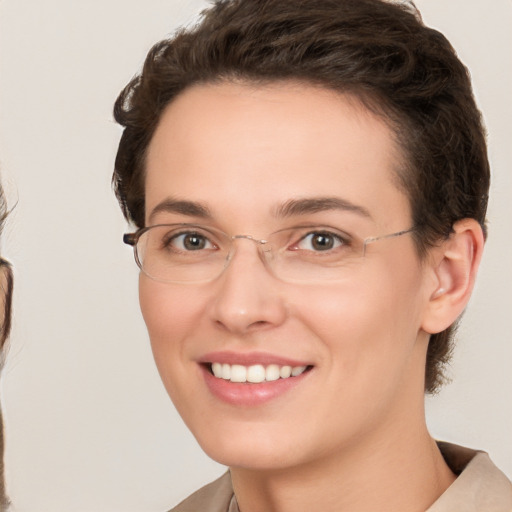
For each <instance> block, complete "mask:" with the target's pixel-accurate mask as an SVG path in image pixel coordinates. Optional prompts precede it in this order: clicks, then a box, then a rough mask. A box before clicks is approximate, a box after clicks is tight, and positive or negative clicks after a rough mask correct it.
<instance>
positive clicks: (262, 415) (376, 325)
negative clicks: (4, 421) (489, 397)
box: [140, 83, 483, 512]
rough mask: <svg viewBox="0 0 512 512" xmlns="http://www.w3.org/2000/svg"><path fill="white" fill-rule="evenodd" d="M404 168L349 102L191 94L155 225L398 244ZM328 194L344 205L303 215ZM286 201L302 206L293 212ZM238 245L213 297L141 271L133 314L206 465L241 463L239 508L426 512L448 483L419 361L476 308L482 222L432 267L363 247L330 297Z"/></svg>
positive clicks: (405, 212) (222, 88) (438, 252)
mask: <svg viewBox="0 0 512 512" xmlns="http://www.w3.org/2000/svg"><path fill="white" fill-rule="evenodd" d="M400 158H401V154H400V150H399V149H398V148H397V147H396V144H395V142H394V139H393V136H392V133H391V132H390V130H389V129H388V127H387V126H386V124H385V123H384V122H383V121H382V119H380V118H378V117H376V116H375V115H373V114H371V113H369V112H368V111H367V110H365V109H364V108H363V107H362V106H361V105H360V104H359V103H358V102H357V101H356V100H354V99H353V98H349V97H347V96H342V95H339V94H336V93H334V92H330V91H327V90H323V89H319V88H315V87H312V86H311V87H310V86H305V85H297V84H290V83H286V84H274V85H269V86H251V85H249V84H240V83H238V84H236V83H222V84H216V85H201V86H195V87H192V88H189V89H187V90H186V91H185V92H184V93H182V94H181V95H180V96H179V97H178V98H177V99H176V100H175V101H174V102H173V103H172V104H171V105H170V106H169V107H168V108H167V109H166V111H165V112H164V114H163V116H162V118H161V120H160V124H159V126H158V128H157V130H156V132H155V134H154V136H153V139H152V141H151V143H150V146H149V151H148V154H147V162H146V164H147V165H146V172H147V174H146V225H154V224H162V223H194V224H201V225H205V226H207V227H211V228H216V229H220V230H222V231H224V232H226V233H228V234H230V235H235V234H244V235H247V234H249V235H253V236H254V237H256V238H258V239H264V238H265V237H266V236H267V235H268V234H269V233H271V232H274V231H276V230H278V229H280V228H284V227H290V226H295V225H298V224H304V223H312V224H313V223H314V224H315V225H318V224H321V225H329V226H331V225H334V226H337V227H338V226H339V227H343V228H344V229H346V230H348V231H350V232H353V233H357V234H358V235H360V236H361V237H362V238H366V237H373V236H380V235H385V234H388V233H393V232H397V231H401V230H405V229H408V228H410V227H412V221H411V211H410V205H409V202H408V199H407V197H406V195H405V194H404V192H403V191H402V190H400V189H399V188H398V187H397V185H396V180H395V174H394V171H395V169H396V168H397V166H399V165H400ZM325 198H330V199H332V198H335V199H336V201H335V202H334V203H336V204H334V203H333V201H330V202H329V201H325V200H324V201H322V200H321V201H320V202H319V204H321V205H322V206H321V207H320V208H317V209H316V210H315V211H312V208H311V207H308V206H307V205H308V204H311V202H309V203H307V201H306V202H305V201H303V200H304V199H325ZM183 201H186V202H187V203H186V206H187V207H186V208H184V207H183V204H184V203H183ZM293 201H295V204H297V203H298V202H300V201H302V203H301V204H302V208H296V209H295V210H294V211H292V212H288V213H287V214H284V213H283V208H284V207H285V206H286V205H289V204H290V202H293ZM178 202H180V203H178ZM347 205H350V208H348V207H347ZM235 246H236V253H235V255H234V257H233V259H232V260H231V262H230V265H229V266H228V268H227V269H226V270H225V271H224V272H223V273H222V274H221V275H220V276H218V277H217V278H216V279H214V280H212V281H209V282H206V283H200V284H193V285H191V284H169V283H161V282H158V281H155V280H153V279H150V278H149V277H147V276H146V275H144V274H141V277H140V302H141V308H142V312H143V316H144V319H145V322H146V324H147V327H148V331H149V335H150V339H151V344H152V349H153V352H154V356H155V360H156V363H157V366H158V369H159V372H160V375H161V377H162V380H163V382H164V384H165V386H166V389H167V391H168V393H169V395H170V396H171V398H172V400H173V402H174V404H175V406H176V407H177V409H178V411H179V413H180V414H181V416H182V417H183V419H184V421H185V422H186V424H187V425H188V427H189V428H190V430H191V431H192V433H193V434H194V436H195V437H196V438H197V440H198V442H199V443H200V445H201V446H202V448H203V449H204V450H205V452H206V453H207V454H208V455H210V456H211V457H212V458H213V459H215V460H217V461H219V462H221V463H223V464H226V465H228V466H229V467H230V469H231V475H232V481H233V486H234V490H235V494H236V496H237V501H238V504H239V507H240V510H241V511H242V512H258V511H261V510H266V511H269V512H273V511H274V512H288V511H290V512H291V511H294V512H298V511H299V512H301V511H304V512H306V511H311V510H323V511H325V512H329V511H334V510H336V511H337V512H343V511H351V512H357V511H368V510H379V511H383V510H384V511H386V510H389V511H394V512H400V511H402V510H403V511H408V512H414V511H421V510H425V509H426V508H428V506H429V505H431V504H432V503H433V502H434V501H435V499H436V498H437V497H438V496H439V495H440V494H442V492H444V490H445V489H446V488H447V487H448V486H449V485H450V484H451V483H452V482H453V480H454V475H453V474H452V473H451V471H450V470H449V468H448V467H447V466H446V464H445V463H444V460H443V459H442V456H441V455H440V453H439V451H438V450H437V447H436V445H435V443H434V441H433V440H432V439H431V437H430V435H429V433H428V431H427V428H426V425H425V417H424V409H423V393H424V366H425V356H426V349H427V344H428V339H429V334H430V333H432V332H438V331H440V330H443V329H444V328H445V327H447V326H448V325H450V323H451V322H453V321H454V320H455V319H456V318H457V316H458V315H459V314H460V313H461V312H462V311H463V309H464V306H465V304H466V303H467V300H468V299H469V294H470V292H471V288H472V285H473V281H474V275H475V272H476V268H477V266H478V261H479V258H480V254H481V248H482V246H483V239H482V236H481V230H480V228H479V227H478V225H477V224H476V222H474V221H471V220H465V221H461V222H460V223H458V224H457V225H456V234H455V235H454V236H452V237H451V238H450V240H448V241H447V242H445V243H444V244H440V246H439V247H437V248H435V249H433V250H432V251H431V253H430V254H429V255H428V257H427V258H426V259H425V260H424V261H420V259H419V258H418V256H417V253H416V250H415V246H414V243H413V239H412V236H410V235H404V236H400V237H396V238H393V239H385V240H381V241H379V242H376V243H374V244H370V245H369V246H368V248H367V252H366V254H365V256H364V257H363V258H360V259H358V260H356V261H354V262H352V263H351V264H350V265H349V266H347V267H345V268H341V269H340V274H339V277H338V278H337V279H335V280H329V281H326V282H321V283H318V282H315V283H300V284H298V283H289V282H283V281H282V280H280V279H278V278H276V277H275V276H274V275H273V274H272V273H271V272H270V271H269V269H268V268H267V266H266V265H265V264H264V263H263V261H262V259H261V258H260V256H259V253H258V251H257V249H256V247H255V244H254V243H252V242H250V241H247V240H237V241H236V242H235ZM216 360H218V361H217V362H220V363H231V364H234V363H240V364H242V365H245V366H250V365H251V364H256V363H262V364H270V363H275V364H277V365H286V364H290V365H291V366H300V365H303V366H307V371H306V372H304V373H303V374H301V375H300V376H298V377H291V378H290V379H285V380H283V379H281V380H279V381H277V382H278V383H280V384H282V383H283V382H285V383H287V384H286V386H281V387H277V386H276V385H274V384H273V383H264V384H263V385H262V384H249V383H245V384H235V383H230V381H222V380H221V379H216V378H215V377H213V376H212V375H211V374H210V371H209V369H210V364H209V363H213V362H216ZM294 379H295V380H294ZM219 382H221V384H222V386H221V388H219V387H218V383H219ZM290 383H291V384H290ZM219 389H220V391H219Z"/></svg>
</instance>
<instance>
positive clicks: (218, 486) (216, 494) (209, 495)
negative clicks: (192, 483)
mask: <svg viewBox="0 0 512 512" xmlns="http://www.w3.org/2000/svg"><path fill="white" fill-rule="evenodd" d="M232 498H233V487H232V485H231V475H230V474H229V471H227V472H226V473H224V475H222V476H221V477H220V478H218V479H217V480H215V481H213V482H211V483H209V484H208V485H205V486H204V487H201V489H199V490H198V491H196V492H195V493H194V494H191V495H190V496H189V497H188V498H186V499H185V500H183V501H182V502H181V503H180V504H179V505H177V506H176V507H174V508H173V509H171V510H170V511H169V512H228V510H229V506H230V503H231V500H232Z"/></svg>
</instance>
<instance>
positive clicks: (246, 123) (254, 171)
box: [146, 83, 409, 218]
mask: <svg viewBox="0 0 512 512" xmlns="http://www.w3.org/2000/svg"><path fill="white" fill-rule="evenodd" d="M400 162H401V152H400V150H399V149H398V147H397V144H396V143H395V141H394V138H393V132H392V131H391V130H390V129H389V128H388V126H387V125H386V123H385V122H384V121H383V120H382V119H381V118H380V117H377V116H376V115H374V114H372V113H370V112H369V111H368V110H367V109H365V108H364V107H363V106H362V105H361V103H360V102H359V101H358V100H357V99H356V98H354V97H352V96H349V95H341V94H339V93H336V92H333V91H330V90H326V89H323V88H319V87H314V86H307V85H304V84H295V83H279V84H272V85H265V86H254V85H249V84H240V83H221V84H207V85H199V86H194V87H191V88H189V89H188V90H186V91H185V92H184V93H182V94H181V95H180V96H178V98H176V99H175V100H174V101H173V102H172V103H171V104H170V105H169V106H168V107H167V109H166V110H165V111H164V113H163V115H162V118H161V120H160V123H159V126H158V127H157V130H156V131H155V134H154V136H153V139H152V141H151V143H150V145H149V148H148V154H147V160H146V216H148V215H150V213H151V211H152V209H153V208H154V207H155V206H156V205H157V204H158V203H159V202H161V201H162V200H165V199H166V197H169V196H172V197H174V196H177V197H178V198H179V199H185V200H193V201H198V202H201V203H206V204H207V205H208V206H209V207H210V208H211V209H212V210H214V211H215V210H222V211H223V212H225V213H226V214H233V213H235V212H238V213H240V212H243V211H244V210H250V211H251V212H255V213H256V212H257V213H258V214H263V213H264V212H265V211H267V212H270V210H271V209H274V210H275V208H276V207H279V205H281V204H283V203H285V202H286V201H289V200H293V199H297V198H304V197H331V196H336V197H341V198H342V199H344V200H347V201H349V202H351V203H354V204H358V205H361V206H362V207H364V208H366V209H367V210H369V211H370V212H373V213H375V215H376V216H377V217H379V216H380V217H381V218H383V217H382V214H383V213H385V212H388V213H389V212H390V208H391V207H393V208H392V210H393V211H392V212H391V213H396V214H401V215H402V216H406V217H409V204H408V201H407V198H406V197H405V195H404V194H403V192H402V191H401V190H400V189H399V188H398V186H397V180H396V170H397V168H398V166H400ZM394 210H396V211H394Z"/></svg>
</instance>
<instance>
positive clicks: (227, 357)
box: [199, 350, 312, 366]
mask: <svg viewBox="0 0 512 512" xmlns="http://www.w3.org/2000/svg"><path fill="white" fill-rule="evenodd" d="M199 362H200V363H223V364H240V365H242V366H251V365H255V364H261V365H263V366H268V365H271V364H277V365H279V366H312V365H311V363H310V362H308V361H301V360H298V359H292V358H289V357H283V356H280V355H276V354H270V353H268V352H232V351H227V350H226V351H218V352H209V353H208V354H204V355H203V356H201V357H200V358H199Z"/></svg>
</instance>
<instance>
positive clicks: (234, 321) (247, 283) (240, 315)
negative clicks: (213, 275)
mask: <svg viewBox="0 0 512 512" xmlns="http://www.w3.org/2000/svg"><path fill="white" fill-rule="evenodd" d="M235 246H236V249H235V252H234V253H233V255H232V257H231V260H230V262H229V265H228V267H227V268H226V269H225V270H224V272H223V273H222V275H221V276H220V277H219V278H218V279H217V280H216V285H217V289H216V290H215V292H216V293H215V296H214V298H213V301H212V305H211V309H210V313H211V318H212V320H213V321H214V322H215V323H216V324H217V325H218V326H220V327H221V328H223V329H225V330H227V331H229V332H232V333H235V334H247V333H250V332H253V331H256V330H260V329H268V328H271V327H277V326H279V325H280V324H282V323H283V322H284V321H285V319H286V315H287V308H286V304H285V300H284V297H283V293H282V292H283V290H282V284H281V283H280V282H279V281H278V280H277V279H276V278H275V277H273V276H272V274H271V273H270V272H269V271H268V269H267V268H266V266H265V264H264V262H263V257H262V256H261V252H260V251H258V249H257V248H256V247H255V244H254V243H251V241H249V240H237V241H236V242H235Z"/></svg>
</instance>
